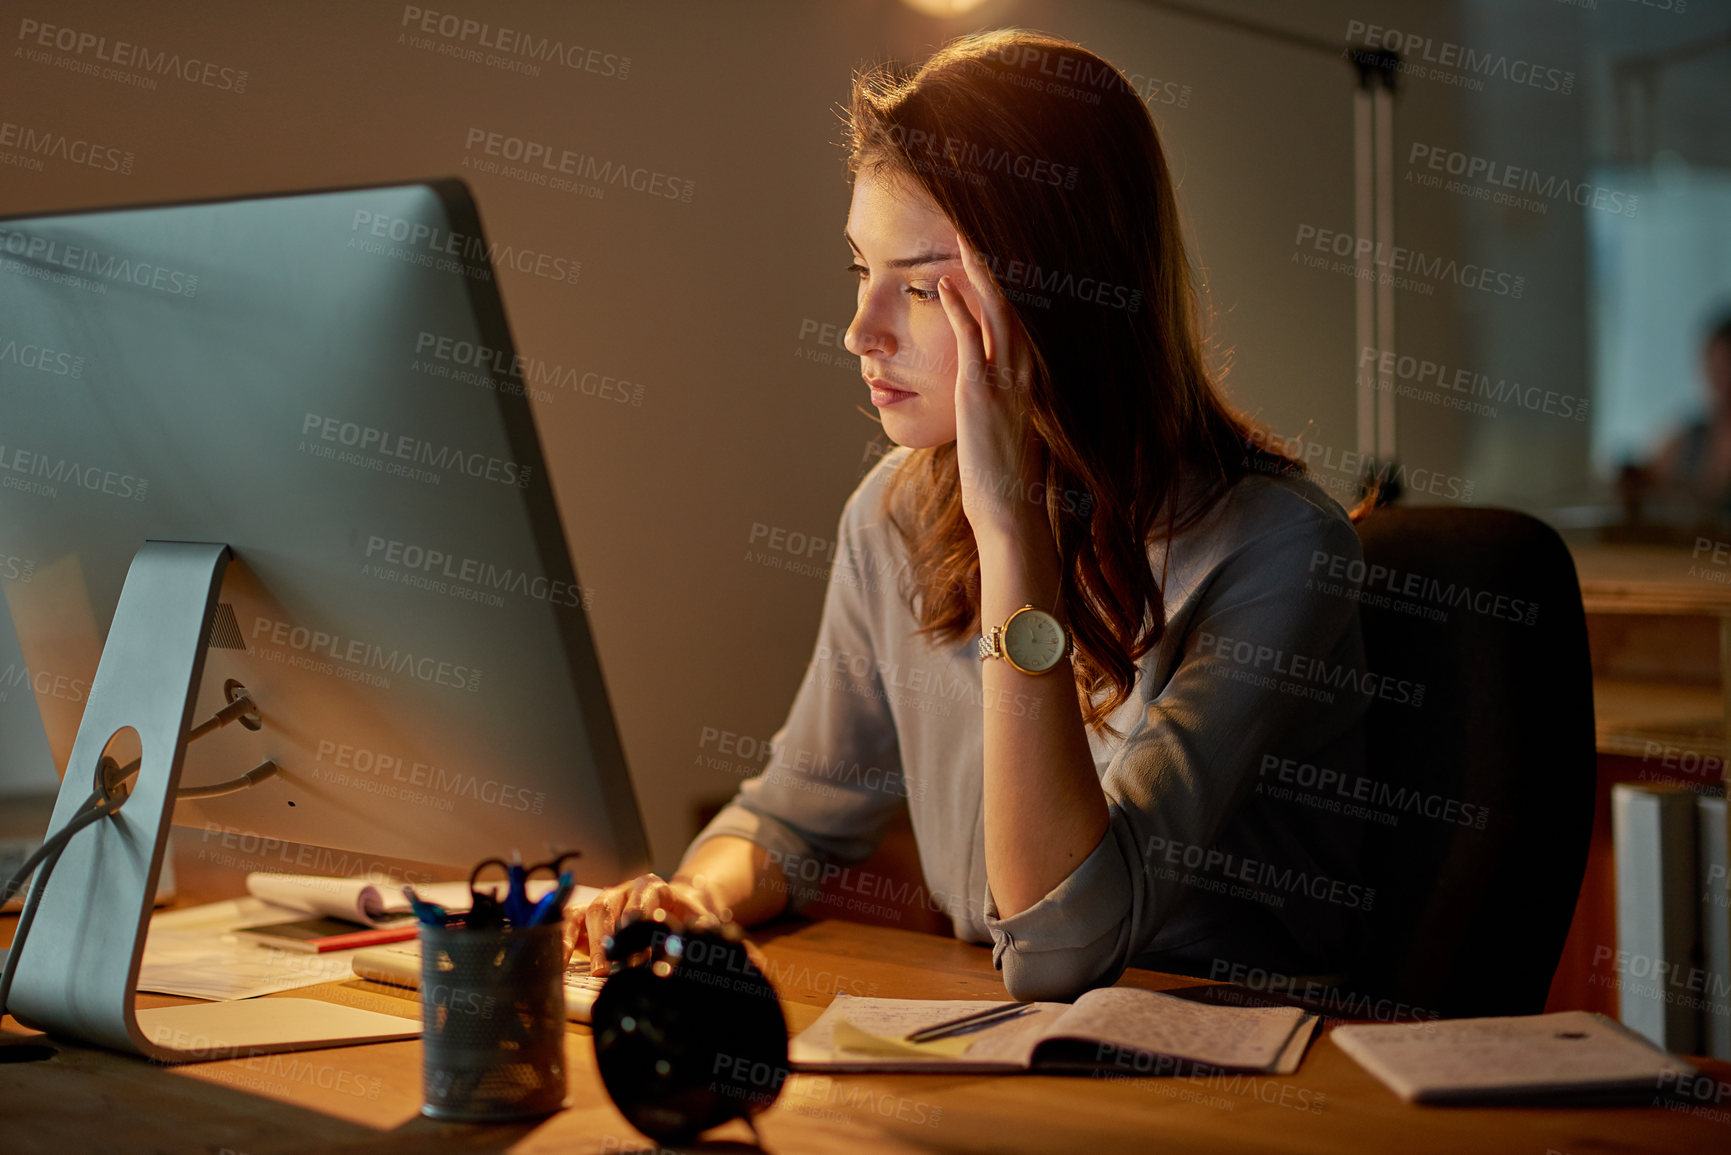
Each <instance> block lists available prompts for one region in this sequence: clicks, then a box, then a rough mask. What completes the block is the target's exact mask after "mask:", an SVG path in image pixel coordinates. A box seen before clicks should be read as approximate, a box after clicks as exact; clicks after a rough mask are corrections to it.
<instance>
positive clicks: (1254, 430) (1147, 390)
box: [845, 29, 1303, 733]
mask: <svg viewBox="0 0 1731 1155" xmlns="http://www.w3.org/2000/svg"><path fill="white" fill-rule="evenodd" d="M845 144H846V146H847V150H848V158H847V159H848V169H849V172H850V173H852V174H853V175H854V176H855V177H857V176H859V175H860V174H861V173H869V174H872V175H882V176H887V177H891V178H899V179H904V180H906V181H910V182H913V184H914V186H915V187H918V188H920V189H923V190H924V191H925V192H926V193H927V194H928V195H929V196H930V197H931V198H932V200H933V201H935V202H936V203H937V205H938V206H939V208H940V209H942V211H943V212H944V214H945V215H946V216H947V217H948V218H949V219H950V220H951V221H952V222H954V224H955V226H956V229H957V231H958V232H960V233H961V234H962V235H963V237H965V238H966V239H967V241H968V242H969V243H970V244H971V245H972V246H973V247H974V249H975V250H976V251H977V252H979V253H980V254H982V256H983V257H984V258H985V261H986V264H987V267H988V268H989V269H990V270H991V272H992V275H993V278H994V279H995V280H996V282H997V284H998V287H999V289H1000V290H1001V291H1002V292H1003V293H1004V295H1005V297H1006V299H1007V300H1008V303H1009V305H1010V308H1011V309H1012V311H1013V313H1014V316H1015V317H1016V319H1017V320H1018V322H1019V323H1020V325H1021V327H1022V329H1023V332H1024V335H1025V339H1026V340H1027V341H1028V343H1029V345H1030V347H1031V348H1032V350H1033V361H1034V366H1035V368H1034V373H1033V379H1032V380H1031V381H1028V382H1025V383H1017V386H1016V387H1017V388H1018V389H1022V388H1023V387H1024V386H1025V392H1024V393H1023V394H1022V396H1023V399H1024V400H1025V403H1026V412H1027V415H1028V419H1029V421H1030V423H1031V425H1032V428H1033V430H1034V433H1035V435H1036V436H1037V438H1038V439H1039V442H1040V443H1041V445H1043V447H1044V450H1045V452H1044V454H1043V457H1044V461H1045V484H1044V487H1043V490H1042V491H1041V492H1039V493H1034V494H1024V495H1018V496H1019V497H1022V498H1025V499H1028V500H1034V501H1042V502H1043V503H1044V505H1045V508H1046V512H1047V516H1048V520H1049V522H1050V525H1051V528H1052V533H1053V537H1054V540H1055V542H1056V544H1057V549H1058V553H1059V556H1060V557H1061V559H1062V564H1063V578H1064V590H1065V592H1064V593H1063V594H1061V595H1060V600H1061V601H1062V603H1063V611H1064V613H1065V614H1066V615H1067V624H1068V627H1069V631H1070V634H1071V636H1072V638H1073V639H1074V642H1075V652H1074V664H1075V670H1076V678H1077V684H1078V688H1079V690H1080V691H1081V695H1082V708H1083V716H1084V719H1085V721H1086V722H1087V724H1088V725H1090V726H1093V727H1095V728H1096V729H1107V730H1111V727H1109V726H1107V724H1106V719H1107V718H1108V717H1109V716H1110V715H1111V714H1112V712H1113V711H1115V710H1116V709H1117V708H1118V707H1119V706H1121V705H1122V704H1123V703H1124V702H1125V701H1126V700H1127V699H1128V698H1129V696H1130V693H1131V691H1132V689H1133V688H1134V685H1135V677H1136V661H1137V659H1139V658H1140V657H1141V656H1142V655H1144V654H1146V653H1147V652H1148V651H1149V650H1150V649H1151V648H1152V647H1153V646H1154V645H1155V644H1156V643H1157V642H1158V641H1159V640H1160V637H1161V634H1162V633H1163V632H1164V629H1165V613H1164V604H1165V603H1164V600H1163V597H1162V593H1161V580H1160V578H1157V577H1156V575H1155V574H1154V573H1153V572H1152V571H1151V568H1150V566H1149V558H1148V543H1149V542H1150V541H1152V540H1155V538H1154V535H1155V533H1156V531H1157V530H1158V532H1159V533H1160V534H1161V535H1162V536H1163V538H1164V540H1166V541H1170V539H1171V536H1172V535H1174V534H1176V533H1178V532H1180V531H1181V530H1183V529H1185V528H1187V527H1188V526H1189V525H1191V524H1194V522H1195V521H1196V520H1198V519H1199V518H1201V517H1202V516H1203V515H1204V514H1206V513H1207V512H1208V510H1209V509H1210V508H1211V507H1212V506H1213V505H1214V503H1215V501H1216V500H1218V499H1219V498H1220V497H1221V496H1222V495H1223V494H1224V493H1225V492H1226V490H1228V489H1229V488H1230V487H1231V486H1232V484H1233V483H1234V482H1236V481H1237V480H1238V479H1239V478H1240V477H1241V476H1243V475H1244V474H1245V473H1246V472H1247V471H1250V470H1257V471H1260V472H1266V473H1276V474H1280V473H1297V472H1302V470H1303V466H1302V465H1300V464H1299V463H1298V462H1295V461H1293V460H1291V459H1290V458H1287V457H1285V456H1283V455H1281V454H1279V453H1277V452H1274V451H1273V450H1271V449H1270V448H1269V447H1268V443H1267V440H1266V438H1264V437H1262V436H1259V433H1260V428H1259V427H1258V426H1256V425H1255V424H1254V423H1252V422H1251V421H1249V420H1248V419H1247V418H1245V417H1244V416H1243V415H1241V414H1240V413H1238V412H1237V411H1236V410H1235V409H1233V408H1232V407H1231V406H1230V405H1229V404H1228V403H1227V402H1226V401H1225V399H1224V398H1223V397H1222V396H1221V393H1220V391H1219V388H1218V386H1217V384H1216V381H1215V378H1214V375H1213V374H1212V373H1211V372H1210V370H1209V368H1208V366H1207V364H1206V357H1205V354H1204V345H1203V336H1202V318H1201V314H1200V306H1199V302H1198V294H1197V292H1196V291H1195V289H1194V287H1193V285H1192V283H1191V269H1190V264H1189V261H1188V258H1187V256H1186V253H1185V248H1184V239H1183V234H1182V229H1181V226H1180V220H1179V213H1178V205H1177V202H1176V199H1175V197H1174V195H1173V186H1172V178H1171V174H1170V172H1169V170H1168V168H1167V164H1166V157H1165V154H1164V152H1163V151H1162V149H1161V147H1160V138H1159V135H1158V134H1157V132H1156V131H1155V127H1154V121H1153V119H1152V117H1150V115H1149V113H1148V109H1147V107H1146V106H1145V105H1144V104H1143V102H1142V101H1141V99H1140V98H1139V97H1138V96H1137V94H1136V91H1135V89H1134V87H1133V86H1132V85H1131V84H1130V82H1129V81H1128V80H1127V79H1126V78H1125V76H1124V74H1123V73H1121V72H1120V71H1119V70H1118V69H1116V68H1114V67H1113V66H1112V65H1110V64H1108V63H1107V62H1106V61H1104V60H1102V59H1100V58H1099V57H1098V56H1096V55H1094V54H1093V53H1091V52H1089V51H1088V50H1087V49H1085V48H1083V47H1082V46H1080V45H1078V44H1074V43H1072V42H1070V41H1067V40H1061V39H1058V38H1056V37H1052V36H1047V35H1045V34H1043V33H1038V32H1030V31H1026V30H1022V29H1005V30H999V31H994V32H987V33H981V34H976V35H972V36H964V37H961V38H959V39H957V40H953V41H951V42H950V43H949V44H947V45H945V46H944V47H943V48H942V49H940V50H939V51H938V52H937V53H936V54H935V55H933V56H932V57H930V58H929V59H928V60H926V62H925V63H924V64H922V65H921V66H920V67H919V68H918V70H916V71H913V72H911V73H909V72H907V71H906V70H905V69H903V68H902V67H901V66H899V65H896V64H884V65H879V66H876V67H873V68H870V69H868V70H866V71H864V72H862V73H860V74H859V75H857V76H856V77H855V79H854V85H853V92H852V98H851V101H850V108H849V110H848V125H847V139H846V141H845ZM1181 481H1182V486H1181V484H1180V483H1181ZM1181 502H1182V504H1183V506H1184V508H1178V506H1179V505H1180V503H1181ZM883 508H884V513H885V515H886V516H887V517H888V518H889V520H890V521H891V523H892V524H893V525H894V526H895V527H896V530H897V532H898V533H899V534H900V536H901V540H902V541H903V543H904V544H905V545H906V547H907V550H908V554H909V561H910V565H909V567H908V570H907V571H906V572H908V573H910V574H912V575H914V576H913V578H912V579H911V583H910V585H909V586H908V587H907V588H906V589H905V590H904V592H905V594H906V596H908V597H909V598H910V604H911V607H912V609H913V611H914V615H915V618H916V620H917V621H918V622H919V629H918V632H919V633H920V634H922V635H924V636H926V637H927V638H928V639H931V640H934V641H939V642H942V641H950V642H953V641H955V640H957V639H960V638H961V637H964V636H966V635H967V634H969V633H972V632H977V630H978V628H979V627H978V624H977V619H978V617H979V574H980V559H979V552H978V550H977V548H976V546H975V543H974V537H973V533H972V531H971V529H970V528H969V526H968V522H967V519H966V517H965V516H964V515H963V512H962V503H961V489H960V485H959V479H958V475H957V462H956V446H955V443H954V442H951V443H949V444H946V445H942V446H938V447H935V448H930V449H917V450H914V451H912V453H911V454H910V455H909V457H908V458H907V459H906V460H905V461H904V462H903V463H902V464H901V465H900V466H899V467H898V468H897V470H896V471H895V472H894V473H893V474H892V476H891V477H890V479H889V483H888V485H887V486H886V488H885V493H884V507H883ZM1161 576H1162V577H1163V576H1164V575H1163V574H1162V575H1161ZM1103 689H1109V690H1110V693H1108V694H1107V695H1106V697H1105V698H1104V699H1103V700H1097V699H1098V696H1099V692H1100V691H1101V690H1103ZM1113 732H1114V733H1115V731H1113Z"/></svg>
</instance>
